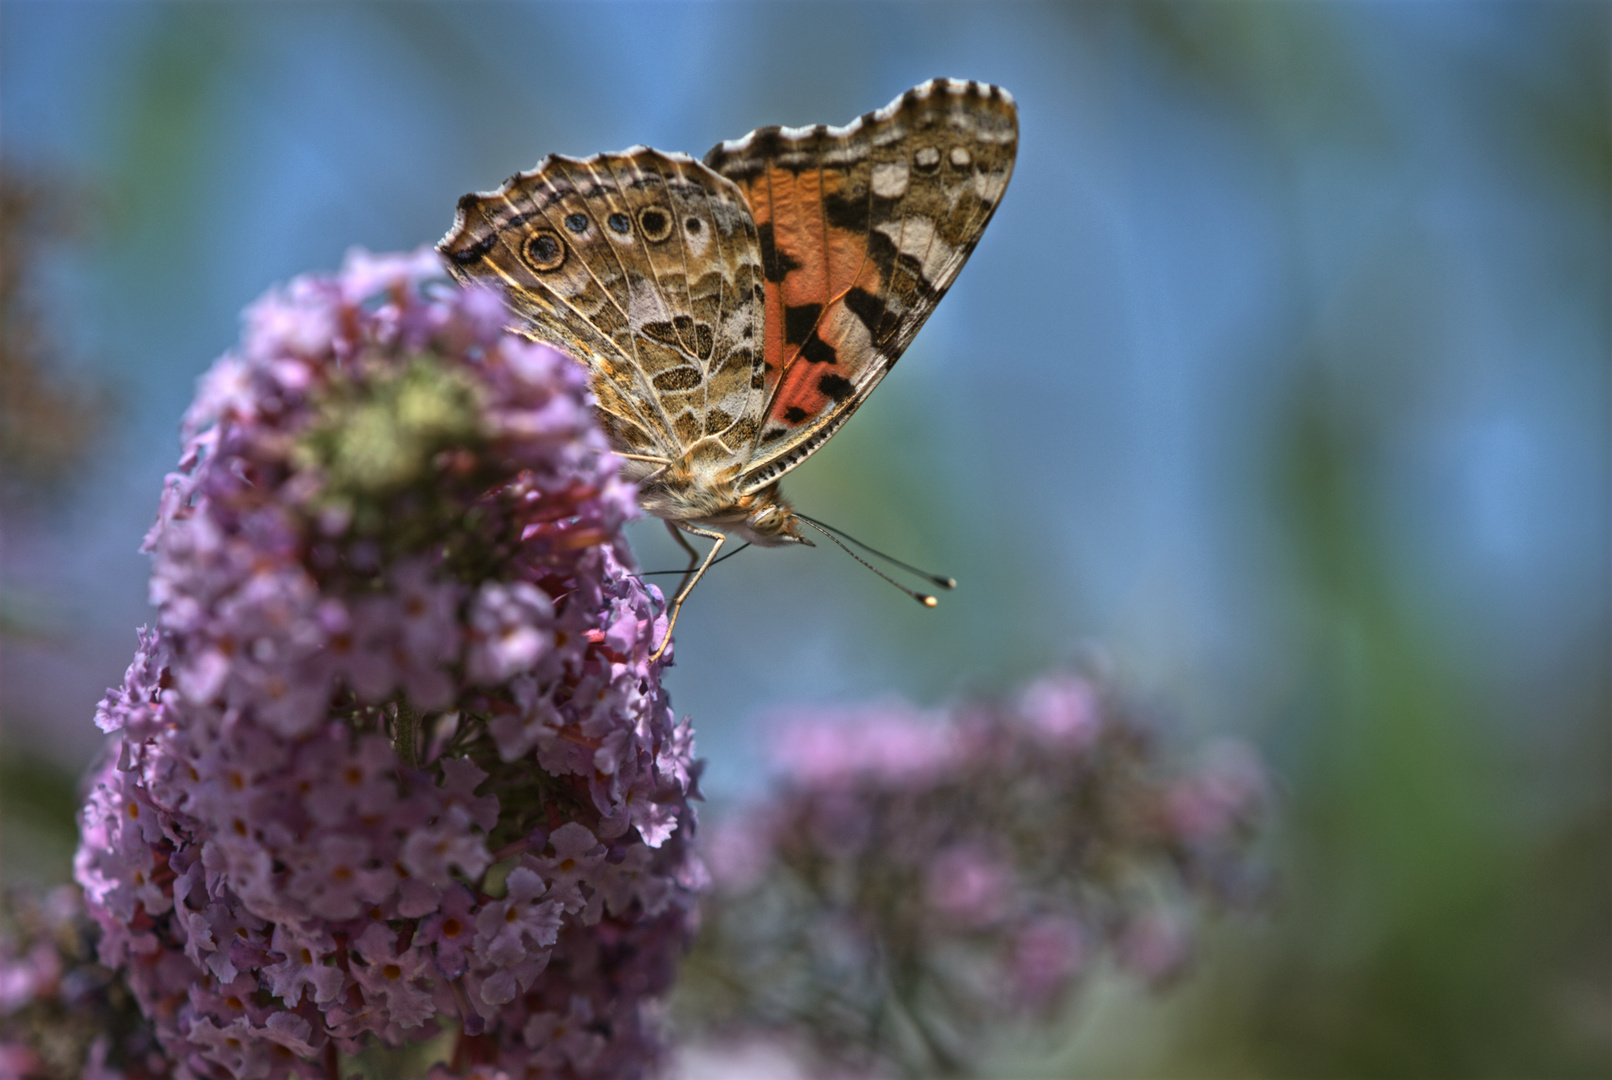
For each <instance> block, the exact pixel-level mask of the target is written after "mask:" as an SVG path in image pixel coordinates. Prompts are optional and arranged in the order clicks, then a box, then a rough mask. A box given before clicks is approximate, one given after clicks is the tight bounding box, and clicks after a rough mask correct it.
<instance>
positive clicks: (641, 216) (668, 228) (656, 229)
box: [638, 206, 672, 244]
mask: <svg viewBox="0 0 1612 1080" xmlns="http://www.w3.org/2000/svg"><path fill="white" fill-rule="evenodd" d="M638 227H639V228H641V229H643V230H644V239H646V240H648V241H649V242H650V243H652V244H658V243H660V242H661V241H662V240H664V239H666V238H667V237H668V236H670V235H672V219H671V216H670V215H668V214H667V213H666V211H664V210H662V209H661V208H660V207H658V206H646V207H644V208H643V209H642V210H640V211H639V212H638Z"/></svg>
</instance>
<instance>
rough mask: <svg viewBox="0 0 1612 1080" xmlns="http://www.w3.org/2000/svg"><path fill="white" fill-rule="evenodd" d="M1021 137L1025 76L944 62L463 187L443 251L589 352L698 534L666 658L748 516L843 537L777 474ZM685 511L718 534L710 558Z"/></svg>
mask: <svg viewBox="0 0 1612 1080" xmlns="http://www.w3.org/2000/svg"><path fill="white" fill-rule="evenodd" d="M1017 149H1018V111H1017V108H1016V106H1015V105H1014V101H1013V97H1012V95H1011V94H1009V93H1008V92H1007V91H1006V90H1003V89H1001V88H1000V87H997V86H991V85H988V84H985V83H978V82H970V81H964V80H959V79H934V80H931V81H929V82H926V83H924V84H922V85H920V86H915V87H913V88H912V89H911V90H908V91H907V92H906V93H904V94H902V95H901V96H900V97H898V98H896V99H895V100H894V101H892V102H891V103H890V104H888V105H886V106H885V107H884V108H882V109H877V110H875V111H873V112H869V113H865V114H863V115H862V116H860V117H858V118H857V119H855V120H853V121H851V123H849V124H847V125H846V126H844V127H830V126H827V125H824V124H818V125H816V126H815V127H801V128H788V127H763V128H757V129H756V130H755V131H752V132H751V133H750V134H748V135H746V136H744V137H743V138H741V139H735V140H732V141H729V142H724V143H719V144H718V145H717V146H715V147H713V148H712V149H711V151H710V153H708V154H706V155H705V159H704V161H703V163H702V162H698V161H695V160H694V159H693V158H691V157H689V156H688V155H686V154H677V153H663V152H661V151H658V150H652V149H650V148H648V147H645V146H635V147H632V148H631V149H628V150H624V151H622V152H621V153H617V154H595V155H594V156H592V157H587V158H571V157H564V156H560V155H557V154H553V155H550V156H548V157H545V158H544V159H543V160H542V161H540V162H538V164H537V167H536V168H535V169H533V170H532V171H530V172H523V173H517V174H516V175H515V176H512V177H510V179H509V180H507V181H506V182H505V183H504V185H503V186H502V187H500V188H499V189H498V190H497V191H492V192H483V193H479V194H470V195H466V196H464V197H463V198H462V199H460V200H459V205H458V212H457V214H456V216H455V218H454V223H453V228H452V229H450V230H449V231H448V234H447V235H446V236H444V237H443V238H442V240H441V241H440V242H439V243H438V244H437V250H438V251H439V252H440V253H441V254H442V255H443V257H444V259H445V261H446V264H447V267H448V270H449V272H450V273H452V274H453V275H454V276H455V277H456V278H458V279H459V280H460V281H462V282H466V283H470V282H480V283H484V284H490V285H493V286H494V287H496V288H498V289H500V290H501V291H502V294H503V296H504V299H505V301H506V303H507V304H508V306H509V307H510V309H511V311H512V312H513V313H514V315H515V316H516V319H517V322H516V324H515V326H514V327H513V329H515V330H517V331H519V332H521V333H523V334H525V335H526V336H528V337H531V338H534V339H536V340H538V341H543V342H546V343H548V344H551V345H553V346H555V347H556V348H558V349H560V350H562V351H564V352H566V353H569V354H570V355H571V356H573V357H575V358H576V359H577V360H579V361H581V363H582V364H584V365H585V366H586V367H587V369H588V372H589V376H590V378H589V382H590V386H591V389H592V391H593V394H594V397H595V400H596V403H597V411H598V414H599V417H600V419H601V421H602V423H603V425H604V427H605V430H606V432H607V433H608V435H609V437H610V440H611V442H612V444H613V445H614V447H615V449H616V451H617V453H618V455H619V456H620V457H621V458H622V459H623V462H624V470H623V471H624V475H625V476H626V478H627V479H629V480H632V481H634V482H635V483H636V484H637V485H638V491H639V495H638V498H639V503H640V505H641V506H642V507H643V509H644V510H646V511H648V512H649V513H651V514H654V515H656V516H657V517H660V518H662V519H664V520H665V521H666V523H667V527H668V528H669V529H670V530H671V532H672V535H673V536H674V537H675V538H676V539H677V541H678V543H679V544H681V545H682V547H683V548H684V550H685V551H687V552H688V554H689V564H688V570H687V571H686V572H685V574H684V576H683V581H682V583H681V585H680V587H679V589H678V591H677V595H676V596H675V597H674V598H673V600H672V602H671V604H670V605H669V615H670V617H669V619H668V622H667V629H666V638H665V640H663V641H662V642H661V644H660V646H659V648H658V649H657V650H656V653H655V655H656V657H657V658H658V657H659V655H660V653H661V652H663V651H664V650H665V648H666V645H667V643H668V642H670V640H671V629H672V627H673V626H674V625H675V624H676V622H677V616H678V613H679V612H680V611H681V609H682V606H683V602H684V601H685V600H687V599H688V595H689V593H690V592H691V591H692V590H693V588H694V586H695V584H696V583H698V581H699V580H700V578H701V577H702V576H703V575H704V573H705V571H706V570H707V569H708V568H709V567H710V566H711V564H712V563H713V561H715V559H716V555H717V552H718V551H720V550H721V548H722V546H723V544H724V543H725V542H726V540H727V538H728V537H729V536H730V535H731V536H735V537H738V538H741V539H743V540H745V541H747V542H749V543H752V544H759V545H762V546H765V547H773V546H779V545H783V544H810V543H811V541H810V539H809V538H808V537H807V536H806V535H805V534H804V533H803V531H802V526H803V525H810V526H812V527H813V528H816V529H818V531H820V532H824V535H828V536H829V537H830V539H834V537H833V536H832V534H830V533H828V532H826V531H825V530H824V527H823V526H821V524H820V523H818V522H815V521H813V520H811V519H809V518H806V517H805V516H804V515H801V514H798V513H796V511H795V510H794V509H793V508H792V507H791V506H790V504H789V503H788V501H786V500H785V498H784V497H783V495H782V494H781V493H780V491H779V487H778V482H779V480H780V478H782V477H783V476H784V474H785V473H787V472H789V471H790V470H791V469H793V468H795V466H797V465H799V464H800V463H801V462H803V461H805V460H806V459H807V458H808V457H810V456H811V455H812V454H813V453H814V452H816V451H817V449H818V448H819V447H821V446H822V445H823V444H824V443H826V442H827V441H828V440H829V438H830V437H831V436H832V435H833V434H834V433H835V432H836V431H838V430H839V429H840V426H841V425H842V424H844V423H845V421H846V420H848V419H850V417H851V414H852V413H854V412H855V411H856V409H857V407H858V406H859V405H861V404H862V402H864V401H866V400H867V397H868V395H869V394H871V393H872V392H873V388H874V387H876V386H878V385H879V382H880V380H881V379H883V378H884V376H885V375H886V374H887V373H888V372H889V371H890V369H891V368H892V367H893V366H895V362H896V361H897V360H898V359H899V358H900V356H901V353H902V352H903V350H905V349H906V347H907V346H908V344H910V343H911V341H912V339H913V335H915V334H916V333H917V332H918V328H919V327H920V326H922V325H923V323H924V320H925V319H927V318H928V317H929V313H930V312H931V311H933V310H934V309H935V305H936V304H937V303H939V301H940V298H941V297H942V296H943V295H945V292H946V289H947V288H948V287H949V286H950V285H951V283H952V281H953V279H955V278H956V277H957V272H958V271H959V270H961V269H962V266H963V263H964V262H965V261H966V260H967V259H968V256H969V254H970V253H971V252H972V251H973V250H974V245H975V244H976V243H978V242H979V238H980V235H981V234H982V233H983V232H984V230H985V226H986V224H987V223H988V222H989V221H990V220H991V215H992V214H993V213H994V212H995V210H996V207H997V204H998V203H999V202H1001V199H1002V195H1003V193H1004V192H1005V191H1006V190H1007V185H1008V179H1009V177H1010V176H1011V175H1012V173H1013V159H1014V154H1015V152H1016V151H1017ZM685 532H687V533H690V534H692V535H695V536H701V537H705V538H708V539H710V540H713V541H714V544H713V545H712V547H711V548H710V550H709V551H708V552H707V553H706V555H705V557H704V560H703V561H701V559H700V556H699V553H698V552H697V551H696V550H695V549H694V548H693V547H692V546H691V545H690V544H689V543H688V541H687V540H686V539H685V538H684V536H683V533H685ZM835 542H836V543H838V540H836V541H835ZM841 546H842V547H843V546H844V545H843V544H842V545H841ZM847 550H849V549H847ZM881 576H882V575H881ZM942 583H944V581H943V582H942ZM907 591H909V592H911V590H907ZM912 595H915V596H917V597H918V598H919V599H920V600H922V601H924V602H925V603H927V604H929V605H930V606H933V604H934V598H933V597H926V596H923V595H922V594H919V593H912Z"/></svg>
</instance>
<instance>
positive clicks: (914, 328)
mask: <svg viewBox="0 0 1612 1080" xmlns="http://www.w3.org/2000/svg"><path fill="white" fill-rule="evenodd" d="M1017 149H1018V112H1017V109H1016V108H1015V106H1014V103H1013V97H1012V95H1010V94H1009V93H1008V92H1007V91H1005V90H1002V89H1001V88H999V87H996V86H990V85H987V84H984V83H977V82H964V81H961V80H957V79H935V80H932V81H930V82H927V83H924V84H923V85H922V86H917V87H914V88H913V89H911V90H908V91H907V92H906V93H905V94H903V95H901V96H900V97H899V98H897V99H896V100H895V101H893V102H891V103H890V104H889V105H887V106H885V107H884V108H882V109H879V110H877V111H875V112H871V113H867V114H865V115H864V116H862V117H860V118H859V119H857V120H854V121H852V122H851V123H850V124H849V125H848V126H846V127H843V128H833V127H826V126H823V125H818V126H817V127H813V128H778V127H767V128H760V129H758V130H756V131H753V132H751V133H750V134H749V135H746V136H745V137H744V138H742V139H737V140H734V141H732V142H725V143H722V144H720V145H718V146H716V147H714V148H713V149H712V150H711V152H710V153H708V154H707V155H706V156H705V163H706V164H707V165H708V166H710V168H711V169H713V170H714V171H716V172H718V173H720V174H721V175H723V176H725V177H727V178H728V179H729V180H732V181H733V182H734V183H735V184H736V185H738V188H739V190H740V191H741V192H743V193H744V197H745V200H746V202H747V203H748V204H749V207H750V212H751V214H752V215H753V216H754V218H755V222H756V227H757V235H758V238H759V242H760V254H761V269H762V274H763V276H764V278H765V284H764V291H765V306H766V337H765V352H764V356H765V361H766V367H765V377H764V380H763V382H764V386H765V390H766V401H765V404H764V407H763V411H762V415H761V418H760V419H761V430H760V433H759V435H758V436H757V438H756V442H755V446H754V448H753V450H752V452H751V456H750V460H749V461H748V462H747V463H746V465H745V466H744V469H743V471H742V473H741V474H740V478H739V491H740V493H741V494H748V493H750V492H754V491H757V490H760V489H761V488H763V487H765V486H766V485H768V484H770V483H772V482H773V481H775V480H777V479H778V477H780V476H782V475H783V474H784V473H786V472H788V471H789V470H790V469H792V468H794V467H795V466H796V465H798V464H800V463H801V462H802V461H804V460H805V459H806V458H807V457H808V456H809V455H810V454H811V453H812V452H813V451H815V450H816V449H817V448H818V447H819V446H821V445H822V444H823V443H824V442H826V441H827V440H828V438H829V436H831V435H832V434H834V432H835V431H837V430H838V429H839V427H840V425H841V424H843V423H844V422H845V421H846V420H847V419H849V418H850V416H851V414H852V413H853V412H854V411H855V410H856V408H857V406H859V405H860V404H861V403H862V402H863V401H864V400H866V398H867V396H868V394H870V393H872V391H873V388H874V387H875V386H877V385H878V383H879V380H880V379H882V378H884V376H885V373H886V372H888V371H889V370H890V368H891V367H892V366H893V365H894V364H895V362H896V360H897V359H899V358H900V356H901V353H902V351H903V350H904V349H905V348H906V347H907V345H908V343H910V342H911V341H912V338H913V335H914V334H916V333H917V332H918V328H919V327H920V326H922V325H923V323H924V320H925V319H927V318H928V317H929V313H930V312H931V311H933V310H934V308H935V305H936V304H937V303H938V302H939V301H940V298H941V297H942V296H943V295H945V292H946V289H947V288H948V287H949V286H950V285H951V283H952V281H953V279H955V278H956V277H957V272H958V271H959V270H961V269H962V266H963V263H964V262H965V261H966V260H967V259H968V256H969V254H970V253H971V252H972V251H973V250H974V245H975V244H976V243H977V242H978V240H979V238H980V234H981V233H982V232H983V231H984V229H985V226H986V223H987V222H989V221H990V219H991V214H992V213H993V212H994V211H995V210H996V206H997V204H998V203H999V202H1000V201H1001V198H1002V193H1003V192H1004V191H1005V190H1006V189H1007V184H1008V179H1009V177H1010V176H1011V175H1012V172H1013V158H1014V154H1015V152H1016V150H1017Z"/></svg>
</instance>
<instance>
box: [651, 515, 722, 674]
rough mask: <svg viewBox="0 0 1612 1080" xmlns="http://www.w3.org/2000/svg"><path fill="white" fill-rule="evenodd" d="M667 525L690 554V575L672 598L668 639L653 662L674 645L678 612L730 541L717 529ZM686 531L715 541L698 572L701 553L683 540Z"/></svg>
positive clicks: (666, 638)
mask: <svg viewBox="0 0 1612 1080" xmlns="http://www.w3.org/2000/svg"><path fill="white" fill-rule="evenodd" d="M666 525H667V527H668V528H670V529H671V530H672V535H673V536H675V537H677V542H678V543H679V544H682V545H683V550H685V551H687V552H688V553H689V564H688V573H686V574H684V575H683V583H682V584H681V585H680V586H679V587H678V590H677V595H676V596H674V597H673V598H672V603H671V606H670V607H669V608H668V609H667V610H668V611H669V612H670V613H671V618H669V619H668V620H667V621H666V637H665V639H664V640H663V641H661V643H660V647H659V648H657V649H656V650H655V652H654V655H652V656H651V657H650V658H649V659H650V660H651V661H655V660H659V659H660V654H661V653H663V652H665V651H666V646H668V645H670V644H671V643H672V627H674V626H676V625H677V615H678V612H680V611H682V610H683V601H684V600H687V599H688V594H689V593H691V592H693V591H694V586H695V585H697V584H699V581H700V578H701V577H703V576H704V575H705V571H706V570H708V569H710V566H711V563H713V562H714V561H716V553H717V552H718V551H721V550H722V545H723V544H724V543H726V542H727V539H728V537H727V534H726V533H720V532H717V531H716V530H715V529H702V528H700V527H699V526H698V525H673V524H672V523H671V522H670V521H668V522H667V523H666ZM684 531H687V532H691V533H693V534H694V535H695V536H703V537H706V538H707V539H709V540H714V541H715V543H713V544H712V545H711V550H710V551H707V552H706V553H705V561H704V562H701V563H700V564H699V569H697V570H696V569H695V568H694V564H695V562H696V561H698V560H699V557H700V553H699V552H698V551H695V550H694V546H693V545H692V544H690V543H689V542H688V541H687V540H685V539H684V538H683V532H684Z"/></svg>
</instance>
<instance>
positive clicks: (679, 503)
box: [638, 459, 811, 547]
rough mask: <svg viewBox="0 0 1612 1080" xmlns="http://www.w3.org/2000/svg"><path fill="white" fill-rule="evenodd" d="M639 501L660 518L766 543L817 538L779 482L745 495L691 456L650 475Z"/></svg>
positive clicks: (804, 541)
mask: <svg viewBox="0 0 1612 1080" xmlns="http://www.w3.org/2000/svg"><path fill="white" fill-rule="evenodd" d="M638 504H639V505H640V506H642V507H643V508H644V510H646V511H647V512H649V513H651V514H654V515H655V516H656V517H658V518H664V519H665V520H667V521H670V522H673V523H684V522H686V523H688V524H690V525H698V526H703V527H705V528H708V529H719V530H721V531H722V532H725V533H731V534H733V535H734V536H737V537H739V538H740V539H742V540H745V541H747V542H749V543H752V544H756V545H759V546H761V547H779V546H781V545H783V544H810V543H811V541H810V540H807V539H806V538H805V537H804V536H802V535H801V534H800V521H799V519H798V518H796V517H795V511H794V510H793V509H791V508H790V505H789V501H788V500H787V499H785V498H784V496H783V493H782V492H780V491H779V490H778V485H777V484H769V485H768V486H767V487H764V488H762V489H761V490H760V491H757V492H754V493H753V494H749V495H741V494H739V493H738V491H737V489H736V487H735V485H734V484H733V483H732V482H731V481H730V482H727V483H724V482H721V481H715V482H713V481H712V480H711V479H710V478H709V477H702V476H701V475H700V474H699V473H697V472H696V471H694V470H692V469H690V468H689V467H688V465H687V463H686V459H685V461H683V462H676V463H674V464H673V465H671V466H670V467H668V468H666V469H662V470H660V471H659V474H658V475H653V474H652V475H651V476H650V477H648V478H646V479H645V480H644V481H643V483H642V484H641V486H640V487H639V489H638Z"/></svg>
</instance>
